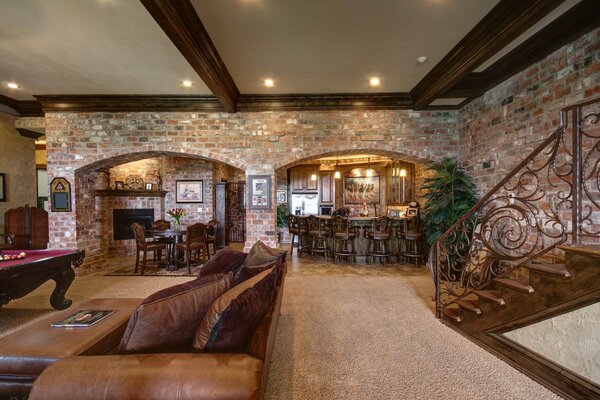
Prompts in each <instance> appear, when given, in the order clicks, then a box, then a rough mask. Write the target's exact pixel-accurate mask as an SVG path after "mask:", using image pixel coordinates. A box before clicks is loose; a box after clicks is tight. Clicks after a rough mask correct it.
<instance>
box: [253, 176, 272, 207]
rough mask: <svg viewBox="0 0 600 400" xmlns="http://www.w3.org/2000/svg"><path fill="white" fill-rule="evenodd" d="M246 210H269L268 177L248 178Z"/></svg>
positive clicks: (269, 191) (269, 178) (269, 182)
mask: <svg viewBox="0 0 600 400" xmlns="http://www.w3.org/2000/svg"><path fill="white" fill-rule="evenodd" d="M248 208H249V209H251V210H270V209H271V177H270V176H269V175H249V176H248Z"/></svg>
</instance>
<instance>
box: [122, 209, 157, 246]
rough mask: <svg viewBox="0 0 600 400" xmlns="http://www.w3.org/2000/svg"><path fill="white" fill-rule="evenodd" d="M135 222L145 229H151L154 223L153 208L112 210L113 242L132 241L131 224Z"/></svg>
mask: <svg viewBox="0 0 600 400" xmlns="http://www.w3.org/2000/svg"><path fill="white" fill-rule="evenodd" d="M134 222H137V223H138V224H140V225H142V226H143V227H145V228H146V229H150V228H152V222H154V209H153V208H135V209H114V210H113V240H128V239H134V236H133V230H132V229H131V224H133V223H134Z"/></svg>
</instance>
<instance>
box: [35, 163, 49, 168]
mask: <svg viewBox="0 0 600 400" xmlns="http://www.w3.org/2000/svg"><path fill="white" fill-rule="evenodd" d="M35 169H48V164H35Z"/></svg>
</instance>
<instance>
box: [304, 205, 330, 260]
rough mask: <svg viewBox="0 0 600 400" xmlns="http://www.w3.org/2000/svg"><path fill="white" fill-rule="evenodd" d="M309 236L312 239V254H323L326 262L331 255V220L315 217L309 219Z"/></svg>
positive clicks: (311, 216)
mask: <svg viewBox="0 0 600 400" xmlns="http://www.w3.org/2000/svg"><path fill="white" fill-rule="evenodd" d="M308 236H309V237H310V239H311V244H310V254H311V255H312V256H314V255H315V254H323V255H324V256H325V262H327V256H328V255H329V254H330V253H331V248H330V247H329V238H330V236H331V219H329V218H319V217H316V216H314V215H310V216H309V217H308Z"/></svg>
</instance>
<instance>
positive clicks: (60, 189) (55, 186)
mask: <svg viewBox="0 0 600 400" xmlns="http://www.w3.org/2000/svg"><path fill="white" fill-rule="evenodd" d="M50 205H51V210H52V211H53V212H70V211H71V184H70V183H69V181H68V180H66V179H65V178H54V179H52V182H50Z"/></svg>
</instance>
